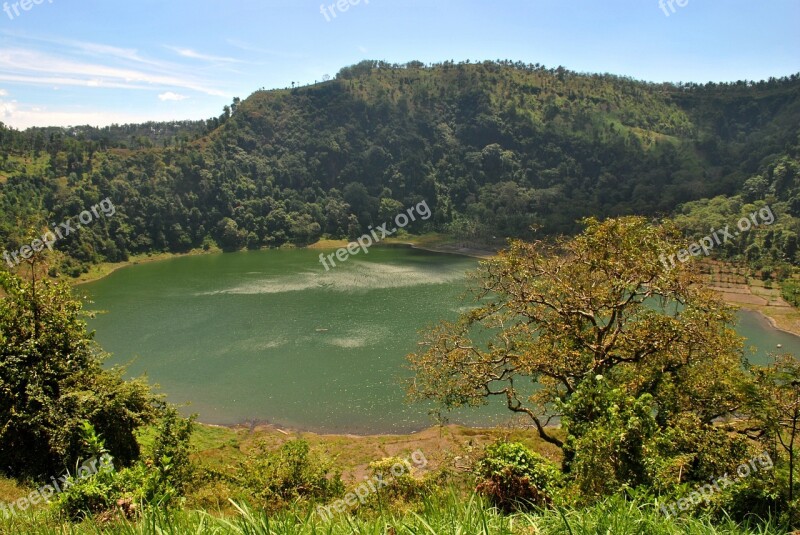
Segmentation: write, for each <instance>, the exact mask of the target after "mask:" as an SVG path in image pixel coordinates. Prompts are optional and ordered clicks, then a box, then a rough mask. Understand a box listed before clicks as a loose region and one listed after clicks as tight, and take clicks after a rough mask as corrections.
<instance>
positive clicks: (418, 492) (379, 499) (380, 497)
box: [361, 457, 434, 507]
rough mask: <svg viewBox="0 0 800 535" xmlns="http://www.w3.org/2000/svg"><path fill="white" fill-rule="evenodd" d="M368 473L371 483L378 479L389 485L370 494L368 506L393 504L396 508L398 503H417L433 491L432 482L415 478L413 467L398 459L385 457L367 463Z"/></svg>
mask: <svg viewBox="0 0 800 535" xmlns="http://www.w3.org/2000/svg"><path fill="white" fill-rule="evenodd" d="M401 468H402V470H401ZM369 472H370V475H371V477H372V481H375V478H377V477H380V478H383V479H384V480H386V481H388V482H389V485H387V486H386V487H383V488H379V489H378V490H377V492H370V494H369V500H368V502H367V503H368V504H370V503H372V504H374V503H378V504H380V505H381V506H383V505H384V504H387V503H393V504H395V507H396V506H397V504H398V503H405V504H408V503H413V502H415V501H419V500H421V499H422V498H424V497H425V496H426V495H428V494H429V493H430V492H431V491H433V490H434V486H433V481H432V480H429V479H427V478H424V477H417V476H416V475H415V473H414V472H415V467H414V465H413V464H412V463H410V462H409V461H408V460H407V459H403V458H400V457H386V458H384V459H381V460H380V461H373V462H371V463H369ZM361 485H365V484H364V483H361ZM376 488H377V487H376Z"/></svg>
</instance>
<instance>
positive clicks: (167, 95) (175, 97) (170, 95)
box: [158, 91, 189, 102]
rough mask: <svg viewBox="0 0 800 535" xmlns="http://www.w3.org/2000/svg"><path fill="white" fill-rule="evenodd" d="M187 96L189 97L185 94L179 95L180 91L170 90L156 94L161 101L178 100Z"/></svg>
mask: <svg viewBox="0 0 800 535" xmlns="http://www.w3.org/2000/svg"><path fill="white" fill-rule="evenodd" d="M187 98H189V97H187V96H186V95H181V94H180V93H173V92H172V91H167V92H166V93H161V94H160V95H158V100H160V101H162V102H163V101H167V100H173V101H176V102H179V101H181V100H186V99H187Z"/></svg>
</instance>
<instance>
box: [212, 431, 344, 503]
mask: <svg viewBox="0 0 800 535" xmlns="http://www.w3.org/2000/svg"><path fill="white" fill-rule="evenodd" d="M206 480H211V481H214V480H220V481H228V482H229V483H230V484H231V485H230V486H231V487H233V488H235V490H233V491H231V492H232V493H233V494H234V495H233V496H232V498H234V499H237V500H239V501H241V500H245V501H248V502H250V503H252V504H254V505H258V506H259V507H261V508H264V509H267V510H269V511H275V510H278V509H282V508H285V507H287V506H288V505H289V504H292V503H294V502H297V501H302V502H308V501H319V502H322V503H324V502H327V501H330V500H332V499H335V498H338V497H340V496H341V495H342V493H343V492H344V483H342V479H341V473H339V472H337V471H335V470H334V465H333V462H332V461H331V460H329V459H327V458H326V457H325V456H323V455H322V454H320V453H318V452H316V451H313V450H311V448H310V446H309V444H308V442H306V441H305V440H290V441H288V442H286V443H284V444H283V445H282V446H281V447H280V448H279V449H278V450H276V451H270V450H268V449H267V447H266V445H265V444H256V445H255V446H254V448H253V449H252V450H251V451H250V452H249V453H248V455H247V457H246V458H245V459H244V460H242V461H240V462H239V463H238V464H237V465H236V466H234V467H230V468H229V469H228V470H226V471H224V472H221V471H214V470H211V471H209V473H208V474H207V476H206Z"/></svg>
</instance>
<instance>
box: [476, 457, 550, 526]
mask: <svg viewBox="0 0 800 535" xmlns="http://www.w3.org/2000/svg"><path fill="white" fill-rule="evenodd" d="M477 475H478V477H479V479H480V481H479V483H478V488H477V490H478V492H479V493H481V494H483V495H485V496H487V497H488V498H489V499H490V500H491V502H492V503H493V504H494V505H495V506H496V507H498V508H500V509H502V510H503V511H506V512H511V511H514V510H521V509H527V508H531V507H534V506H538V507H540V506H547V505H551V504H552V503H553V497H554V494H555V492H556V489H557V487H558V486H559V485H560V483H561V472H560V471H559V469H558V468H557V467H556V466H555V465H554V464H553V463H551V462H550V461H548V460H547V459H545V458H544V457H542V456H541V455H539V454H538V453H534V452H532V451H531V450H529V449H528V448H526V447H525V446H524V445H523V444H520V443H518V442H498V443H495V444H492V445H490V446H488V447H487V448H486V453H485V455H484V457H483V458H482V459H480V460H479V461H478V463H477Z"/></svg>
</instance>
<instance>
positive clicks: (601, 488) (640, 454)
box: [562, 375, 658, 500]
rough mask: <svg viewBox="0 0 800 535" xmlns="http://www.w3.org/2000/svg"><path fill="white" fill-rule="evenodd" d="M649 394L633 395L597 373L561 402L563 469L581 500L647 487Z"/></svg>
mask: <svg viewBox="0 0 800 535" xmlns="http://www.w3.org/2000/svg"><path fill="white" fill-rule="evenodd" d="M655 414H656V412H655V406H654V403H653V396H652V395H651V394H649V393H645V394H641V395H640V396H639V397H634V396H633V395H631V394H628V393H626V392H625V391H624V390H623V389H621V388H614V387H613V386H611V384H609V382H608V381H607V380H606V379H605V378H604V377H603V376H601V375H598V376H596V377H595V378H594V379H591V378H590V379H588V380H586V381H584V382H583V383H581V385H580V387H579V388H578V390H577V391H576V392H575V394H573V395H572V396H571V397H570V399H569V402H567V403H564V404H563V419H562V425H563V426H564V428H565V429H566V430H567V440H566V442H565V447H564V455H565V464H566V469H567V470H568V472H569V476H570V478H571V479H572V482H573V483H574V485H575V486H576V487H577V489H578V490H579V491H580V494H581V496H582V499H585V500H591V499H594V498H597V497H600V496H607V495H611V494H614V493H616V492H618V491H620V490H622V489H623V488H626V487H636V486H639V485H641V484H644V483H647V482H648V481H647V477H646V468H645V463H646V457H647V455H646V451H645V445H646V443H647V442H648V441H649V440H650V439H652V437H653V436H654V435H655V434H656V432H657V431H658V424H657V422H656V420H655Z"/></svg>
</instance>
